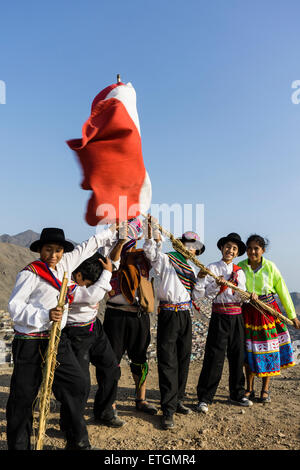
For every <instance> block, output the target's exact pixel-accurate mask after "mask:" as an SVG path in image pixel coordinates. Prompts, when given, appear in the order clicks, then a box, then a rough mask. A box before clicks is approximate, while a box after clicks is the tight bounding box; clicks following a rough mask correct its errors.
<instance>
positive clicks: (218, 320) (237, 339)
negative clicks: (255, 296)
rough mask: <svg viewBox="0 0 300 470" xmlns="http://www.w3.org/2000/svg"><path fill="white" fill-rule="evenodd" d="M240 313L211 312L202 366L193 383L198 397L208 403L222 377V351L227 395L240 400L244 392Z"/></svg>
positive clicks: (242, 323)
mask: <svg viewBox="0 0 300 470" xmlns="http://www.w3.org/2000/svg"><path fill="white" fill-rule="evenodd" d="M244 337H245V336H244V322H243V316H242V315H241V314H240V315H226V314H222V313H214V312H213V313H212V315H211V319H210V324H209V328H208V334H207V340H206V345H205V354H204V359H203V366H202V370H201V374H200V377H199V381H198V385H197V395H198V400H199V401H204V402H206V403H209V404H210V403H212V401H213V398H214V396H215V393H216V391H217V388H218V385H219V382H220V380H221V377H222V372H223V366H224V361H225V355H226V351H227V358H228V363H229V392H230V398H231V399H233V400H240V399H241V398H242V397H243V396H244V393H245V388H244V386H245V376H244V373H243V365H244V342H245V340H244Z"/></svg>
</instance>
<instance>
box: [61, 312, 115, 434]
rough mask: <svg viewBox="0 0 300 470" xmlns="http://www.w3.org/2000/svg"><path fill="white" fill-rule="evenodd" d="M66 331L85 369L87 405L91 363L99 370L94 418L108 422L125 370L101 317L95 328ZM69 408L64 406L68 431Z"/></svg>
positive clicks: (78, 328) (77, 328) (63, 416)
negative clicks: (67, 414)
mask: <svg viewBox="0 0 300 470" xmlns="http://www.w3.org/2000/svg"><path fill="white" fill-rule="evenodd" d="M64 332H65V334H66V335H67V337H68V339H69V340H70V342H71V346H72V349H73V351H74V354H75V356H76V358H77V360H78V362H79V364H80V366H81V368H82V370H83V373H84V375H85V378H86V381H87V383H88V388H87V391H86V397H85V405H86V402H87V400H88V397H89V393H90V385H91V379H90V363H91V364H93V366H95V368H96V378H97V383H98V389H97V392H96V396H95V400H94V416H95V418H101V417H103V416H105V417H107V418H108V419H109V418H110V417H112V416H113V408H112V405H113V403H114V402H115V400H116V396H117V389H118V381H119V379H120V375H121V371H120V367H119V364H118V361H117V358H116V356H115V353H114V351H113V349H112V347H111V344H110V342H109V340H108V337H107V335H106V334H105V332H104V329H103V326H102V324H101V322H100V320H99V319H98V318H96V321H95V323H94V324H93V326H92V328H91V325H88V326H78V327H75V326H67V327H65V328H64ZM65 413H66V410H65V407H63V406H62V407H61V425H62V427H63V428H64V427H65V425H64V421H65Z"/></svg>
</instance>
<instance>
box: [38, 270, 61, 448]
mask: <svg viewBox="0 0 300 470" xmlns="http://www.w3.org/2000/svg"><path fill="white" fill-rule="evenodd" d="M67 287H68V279H67V273H66V272H65V273H64V277H63V281H62V285H61V289H60V294H59V299H58V303H57V307H61V308H64V305H65V298H66V293H67ZM60 325H61V322H57V321H55V322H53V324H52V328H51V333H50V338H49V343H48V348H47V351H46V358H45V363H44V367H43V380H42V384H41V388H40V401H39V428H38V435H37V440H36V450H42V449H43V441H44V437H45V433H46V421H47V415H48V413H49V410H50V398H51V393H52V384H53V379H54V372H55V367H56V355H57V348H58V343H59V340H60V332H61V331H60Z"/></svg>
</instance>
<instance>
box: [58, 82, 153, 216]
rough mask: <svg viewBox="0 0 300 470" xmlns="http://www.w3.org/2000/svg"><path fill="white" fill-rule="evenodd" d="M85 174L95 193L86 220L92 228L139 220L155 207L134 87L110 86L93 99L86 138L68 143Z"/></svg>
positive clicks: (87, 186)
mask: <svg viewBox="0 0 300 470" xmlns="http://www.w3.org/2000/svg"><path fill="white" fill-rule="evenodd" d="M67 144H68V145H69V147H70V148H71V149H72V150H74V152H75V153H76V154H77V156H78V158H79V161H80V164H81V167H82V170H83V181H82V183H81V187H82V188H83V189H86V190H91V191H93V194H92V195H91V198H90V199H89V201H88V205H87V211H86V215H85V219H86V221H87V223H88V224H89V225H97V224H106V223H113V222H115V221H117V222H119V221H122V220H128V219H131V218H134V217H137V216H138V215H140V214H141V213H142V212H146V211H147V210H148V209H149V207H150V204H151V197H152V190H151V181H150V178H149V175H148V173H147V171H146V169H145V166H144V161H143V154H142V142H141V135H140V124H139V117H138V113H137V109H136V93H135V90H134V88H133V86H132V85H131V83H127V84H124V83H121V82H119V83H116V84H113V85H110V86H108V87H106V88H105V89H104V90H102V91H101V92H100V93H99V94H98V95H97V96H96V97H95V98H94V100H93V103H92V109H91V115H90V117H89V119H88V120H87V121H86V122H85V123H84V125H83V128H82V138H81V139H72V140H68V141H67Z"/></svg>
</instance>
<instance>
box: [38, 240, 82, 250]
mask: <svg viewBox="0 0 300 470" xmlns="http://www.w3.org/2000/svg"><path fill="white" fill-rule="evenodd" d="M51 243H53V244H55V245H60V246H62V247H63V249H64V252H65V253H69V252H70V251H73V250H74V245H73V243H71V242H68V241H67V240H63V241H62V240H59V241H58V240H45V241H41V240H36V241H35V242H33V243H31V245H30V247H29V248H30V250H31V251H34V252H35V253H38V252H39V251H40V249H41V247H42V246H43V245H48V244H51Z"/></svg>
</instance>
